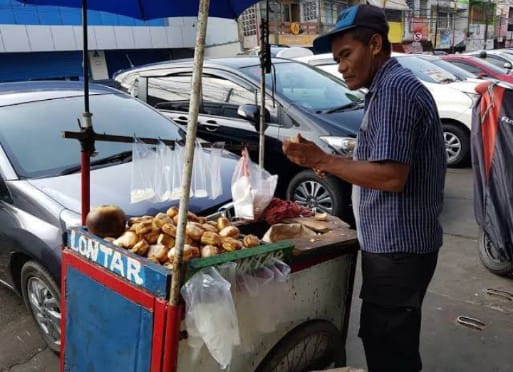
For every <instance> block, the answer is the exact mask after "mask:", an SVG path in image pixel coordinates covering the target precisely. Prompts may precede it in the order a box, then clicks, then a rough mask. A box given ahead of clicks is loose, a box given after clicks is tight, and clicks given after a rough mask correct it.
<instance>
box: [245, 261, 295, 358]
mask: <svg viewBox="0 0 513 372" xmlns="http://www.w3.org/2000/svg"><path fill="white" fill-rule="evenodd" d="M289 274H290V266H289V265H287V264H286V263H285V262H283V261H280V260H278V259H275V258H272V257H271V258H267V259H266V261H265V263H264V266H262V267H260V268H259V269H256V270H250V271H248V270H245V269H244V268H242V267H239V268H238V272H237V277H236V278H237V296H236V298H237V301H236V309H237V313H238V314H241V315H240V319H246V320H247V314H254V316H252V317H251V321H250V322H246V323H245V324H241V327H240V337H241V347H242V349H243V350H244V351H246V352H250V351H253V350H254V346H255V345H258V342H259V340H261V337H262V336H261V335H262V334H265V333H270V332H274V331H275V330H276V328H277V326H278V324H279V322H280V319H282V315H283V314H280V313H276V310H273V309H276V308H279V306H270V305H269V304H276V303H279V301H280V298H281V297H282V296H283V295H284V293H286V290H287V288H288V287H287V286H286V285H284V283H285V282H286V281H287V280H288V278H289Z"/></svg>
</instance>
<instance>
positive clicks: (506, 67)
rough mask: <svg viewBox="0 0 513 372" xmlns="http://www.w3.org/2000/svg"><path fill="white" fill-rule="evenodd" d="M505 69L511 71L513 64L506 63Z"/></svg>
mask: <svg viewBox="0 0 513 372" xmlns="http://www.w3.org/2000/svg"><path fill="white" fill-rule="evenodd" d="M504 68H505V69H506V70H511V69H512V68H513V66H512V65H511V62H504Z"/></svg>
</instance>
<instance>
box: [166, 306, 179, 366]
mask: <svg viewBox="0 0 513 372" xmlns="http://www.w3.org/2000/svg"><path fill="white" fill-rule="evenodd" d="M182 315H183V304H179V305H178V306H172V305H168V306H167V307H166V319H167V321H166V329H165V338H166V339H165V345H166V349H165V350H164V353H163V354H164V359H163V365H162V370H163V371H164V372H174V371H176V370H177V368H178V348H179V345H178V343H179V342H180V323H181V321H182Z"/></svg>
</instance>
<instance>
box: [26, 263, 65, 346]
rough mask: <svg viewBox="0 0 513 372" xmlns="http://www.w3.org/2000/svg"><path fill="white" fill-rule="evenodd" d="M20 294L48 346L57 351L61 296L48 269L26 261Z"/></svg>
mask: <svg viewBox="0 0 513 372" xmlns="http://www.w3.org/2000/svg"><path fill="white" fill-rule="evenodd" d="M21 284H22V287H21V289H22V295H23V300H24V301H25V306H26V307H27V308H28V310H29V311H30V313H31V314H32V316H33V317H34V319H35V321H36V323H37V325H38V326H39V328H40V330H41V332H42V334H43V337H44V339H45V341H46V343H47V344H48V347H49V348H50V349H51V350H53V351H55V352H59V350H60V345H61V296H60V291H59V287H58V286H57V284H55V281H54V280H53V279H52V277H51V276H50V274H48V271H46V270H45V268H44V267H43V266H41V265H39V264H38V263H37V262H34V261H28V262H27V263H25V265H23V268H22V269H21Z"/></svg>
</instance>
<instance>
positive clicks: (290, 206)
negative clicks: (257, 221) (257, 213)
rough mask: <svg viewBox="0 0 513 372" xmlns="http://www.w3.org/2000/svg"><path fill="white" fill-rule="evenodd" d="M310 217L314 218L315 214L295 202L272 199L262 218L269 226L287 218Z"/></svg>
mask: <svg viewBox="0 0 513 372" xmlns="http://www.w3.org/2000/svg"><path fill="white" fill-rule="evenodd" d="M309 216H313V212H312V211H311V210H310V209H308V208H306V207H302V206H300V205H299V204H297V203H295V202H293V201H289V200H282V199H278V198H272V200H271V202H270V203H269V205H268V206H267V208H266V209H265V210H264V213H262V218H263V219H265V221H266V222H267V223H268V224H269V225H274V224H275V223H279V222H281V221H283V220H284V219H287V218H292V217H309Z"/></svg>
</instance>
